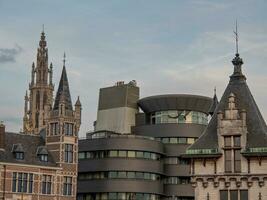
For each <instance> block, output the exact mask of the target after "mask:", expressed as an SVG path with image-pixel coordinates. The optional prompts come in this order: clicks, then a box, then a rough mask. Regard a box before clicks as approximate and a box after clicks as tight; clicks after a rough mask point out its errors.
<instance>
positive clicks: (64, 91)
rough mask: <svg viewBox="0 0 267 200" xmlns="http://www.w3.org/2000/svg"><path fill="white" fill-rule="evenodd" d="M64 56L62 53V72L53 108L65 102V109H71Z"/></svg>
mask: <svg viewBox="0 0 267 200" xmlns="http://www.w3.org/2000/svg"><path fill="white" fill-rule="evenodd" d="M65 58H66V56H65V54H64V60H63V69H62V74H61V78H60V82H59V86H58V90H57V95H56V99H55V103H54V108H53V110H58V109H59V104H60V103H64V104H65V109H66V110H72V102H71V96H70V90H69V82H68V77H67V72H66V67H65V61H66V60H65Z"/></svg>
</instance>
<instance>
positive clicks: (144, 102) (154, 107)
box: [138, 94, 212, 114]
mask: <svg viewBox="0 0 267 200" xmlns="http://www.w3.org/2000/svg"><path fill="white" fill-rule="evenodd" d="M211 104H212V99H211V98H210V97H204V96H199V95H190V94H167V95H157V96H150V97H146V98H143V99H140V100H139V101H138V106H139V107H140V108H141V109H142V110H143V111H144V112H145V113H151V112H156V111H164V110H194V111H199V112H204V113H207V114H208V111H209V108H210V106H211Z"/></svg>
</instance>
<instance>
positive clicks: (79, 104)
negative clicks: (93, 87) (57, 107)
mask: <svg viewBox="0 0 267 200" xmlns="http://www.w3.org/2000/svg"><path fill="white" fill-rule="evenodd" d="M81 105H82V104H81V101H80V96H78V98H77V101H76V103H75V106H81Z"/></svg>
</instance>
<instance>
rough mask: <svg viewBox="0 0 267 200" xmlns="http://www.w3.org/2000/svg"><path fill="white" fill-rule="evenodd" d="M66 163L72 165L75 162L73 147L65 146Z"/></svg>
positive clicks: (70, 145)
mask: <svg viewBox="0 0 267 200" xmlns="http://www.w3.org/2000/svg"><path fill="white" fill-rule="evenodd" d="M65 162H66V163H72V162H73V145H72V144H65Z"/></svg>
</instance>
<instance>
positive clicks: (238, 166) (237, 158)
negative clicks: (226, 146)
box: [234, 150, 241, 173]
mask: <svg viewBox="0 0 267 200" xmlns="http://www.w3.org/2000/svg"><path fill="white" fill-rule="evenodd" d="M234 159H235V162H234V165H235V172H238V173H240V172H241V153H240V150H234Z"/></svg>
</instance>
